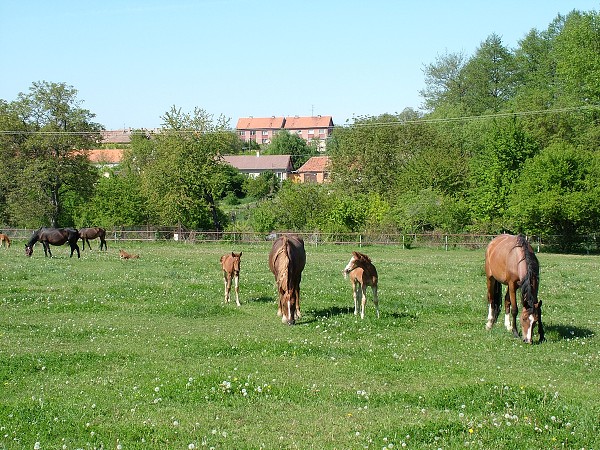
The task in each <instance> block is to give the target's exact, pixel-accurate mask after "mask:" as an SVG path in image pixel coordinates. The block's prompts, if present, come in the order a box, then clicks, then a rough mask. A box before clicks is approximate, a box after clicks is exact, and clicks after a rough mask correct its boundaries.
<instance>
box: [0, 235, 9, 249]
mask: <svg viewBox="0 0 600 450" xmlns="http://www.w3.org/2000/svg"><path fill="white" fill-rule="evenodd" d="M2 246H4V247H6V248H10V239H9V237H8V236H7V235H5V234H4V233H0V247H2Z"/></svg>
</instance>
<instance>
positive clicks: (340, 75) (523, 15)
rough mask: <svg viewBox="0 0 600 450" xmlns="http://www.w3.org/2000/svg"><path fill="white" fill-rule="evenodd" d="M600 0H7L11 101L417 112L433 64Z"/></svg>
mask: <svg viewBox="0 0 600 450" xmlns="http://www.w3.org/2000/svg"><path fill="white" fill-rule="evenodd" d="M574 9H576V10H579V11H598V10H600V0H594V1H591V0H561V1H558V0H503V1H502V2H492V1H486V0H472V1H467V0H453V1H448V0H420V1H410V2H409V1H403V0H387V1H386V0H339V1H338V0H328V1H327V0H300V1H289V2H286V1H281V0H280V1H271V0H129V1H128V0H120V1H117V0H103V1H85V0H84V1H81V0H77V1H66V0H55V1H48V0H25V1H23V0H0V99H3V100H5V101H9V102H10V101H14V100H16V99H17V96H18V94H19V93H20V92H24V93H26V92H28V91H29V88H30V87H31V86H32V83H34V82H36V81H46V82H50V83H65V84H67V85H68V86H72V87H74V88H75V89H76V90H77V91H78V93H77V98H78V99H79V100H80V101H81V106H82V107H83V108H85V109H88V110H89V111H91V112H92V113H93V114H95V115H96V117H95V118H94V120H95V121H96V122H98V123H100V124H102V125H104V127H106V129H108V130H111V129H122V128H157V127H160V126H161V124H162V122H163V121H162V119H161V117H162V116H164V114H165V113H166V112H167V111H169V110H170V109H171V107H173V106H175V107H176V108H180V109H181V110H182V111H183V112H192V111H193V110H194V108H201V109H203V110H205V111H206V112H208V113H209V114H212V115H213V116H214V117H215V119H216V118H217V117H218V116H220V115H223V116H225V117H226V118H228V119H230V124H231V126H232V128H234V127H235V125H236V123H237V120H238V118H240V117H250V116H253V117H271V116H295V115H298V116H311V115H323V116H332V117H333V121H334V124H336V125H343V124H345V123H351V122H352V120H353V118H355V117H361V116H377V115H380V114H384V113H390V114H394V113H399V112H402V111H403V110H404V109H405V108H407V107H410V108H414V109H420V107H421V104H422V101H423V100H422V98H421V96H420V94H419V91H420V90H422V89H423V88H424V87H425V84H424V74H423V68H424V67H425V66H426V65H428V64H432V63H434V62H435V61H436V59H437V58H438V57H440V56H443V55H445V54H448V53H463V54H465V55H466V56H472V55H473V54H474V53H475V51H476V50H477V48H478V47H479V45H480V44H481V43H482V42H483V41H485V39H486V38H487V37H489V36H490V35H491V34H496V35H498V36H500V37H501V39H502V42H503V44H504V45H505V46H507V47H508V48H511V49H512V48H515V47H517V46H518V43H519V40H521V39H523V38H524V37H525V35H526V34H527V33H528V32H529V31H530V30H532V29H537V30H540V31H542V30H545V29H546V28H547V27H548V25H549V24H550V23H551V22H552V21H553V20H554V19H555V18H556V17H557V15H558V14H562V15H566V14H568V13H569V12H570V11H572V10H574Z"/></svg>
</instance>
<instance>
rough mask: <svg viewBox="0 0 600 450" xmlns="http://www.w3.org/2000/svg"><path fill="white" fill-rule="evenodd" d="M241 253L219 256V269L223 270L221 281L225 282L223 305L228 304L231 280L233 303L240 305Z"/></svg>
mask: <svg viewBox="0 0 600 450" xmlns="http://www.w3.org/2000/svg"><path fill="white" fill-rule="evenodd" d="M241 258H242V252H239V253H233V252H231V254H227V255H223V256H221V268H222V269H223V281H224V282H225V303H229V293H230V292H231V279H232V278H233V280H234V282H235V303H236V305H238V306H241V305H240V286H239V281H240V259H241Z"/></svg>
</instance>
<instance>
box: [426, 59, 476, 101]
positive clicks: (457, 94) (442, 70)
mask: <svg viewBox="0 0 600 450" xmlns="http://www.w3.org/2000/svg"><path fill="white" fill-rule="evenodd" d="M465 64H466V56H465V55H464V54H463V53H446V54H444V55H438V57H437V58H436V61H435V62H434V63H432V64H428V65H425V66H424V68H423V74H424V75H425V89H423V90H421V91H420V92H419V93H420V94H421V96H422V97H423V99H424V100H425V102H424V104H423V106H424V107H425V109H426V110H428V111H434V110H436V109H438V108H442V107H443V106H444V105H456V104H460V103H462V101H463V97H464V95H465V91H466V89H467V86H466V84H465V80H464V75H463V68H464V66H465Z"/></svg>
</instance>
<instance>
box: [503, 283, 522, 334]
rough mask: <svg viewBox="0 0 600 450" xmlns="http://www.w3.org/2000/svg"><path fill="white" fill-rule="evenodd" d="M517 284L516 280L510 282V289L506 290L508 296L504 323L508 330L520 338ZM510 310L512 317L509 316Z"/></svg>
mask: <svg viewBox="0 0 600 450" xmlns="http://www.w3.org/2000/svg"><path fill="white" fill-rule="evenodd" d="M516 290H517V285H516V283H514V282H509V283H508V289H507V290H506V296H505V297H504V310H505V316H504V324H505V325H506V329H507V330H508V331H512V333H513V336H514V337H516V338H519V337H520V336H519V330H517V314H518V312H519V309H518V308H517V293H516ZM509 311H510V318H509Z"/></svg>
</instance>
